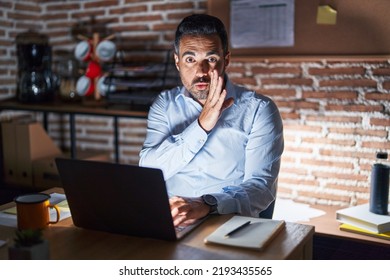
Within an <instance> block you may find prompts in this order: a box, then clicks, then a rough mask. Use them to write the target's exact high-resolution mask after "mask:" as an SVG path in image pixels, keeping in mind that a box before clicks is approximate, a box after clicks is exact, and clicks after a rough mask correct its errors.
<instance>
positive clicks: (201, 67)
mask: <svg viewBox="0 0 390 280" xmlns="http://www.w3.org/2000/svg"><path fill="white" fill-rule="evenodd" d="M209 72H210V66H209V64H208V62H207V61H202V62H201V63H199V64H198V69H197V75H198V76H205V75H207V74H208V73H209Z"/></svg>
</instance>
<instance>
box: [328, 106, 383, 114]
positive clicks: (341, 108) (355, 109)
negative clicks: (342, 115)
mask: <svg viewBox="0 0 390 280" xmlns="http://www.w3.org/2000/svg"><path fill="white" fill-rule="evenodd" d="M383 108H384V107H383V106H382V105H359V104H357V105H338V104H330V105H327V106H326V107H325V109H326V110H327V111H345V112H382V111H383Z"/></svg>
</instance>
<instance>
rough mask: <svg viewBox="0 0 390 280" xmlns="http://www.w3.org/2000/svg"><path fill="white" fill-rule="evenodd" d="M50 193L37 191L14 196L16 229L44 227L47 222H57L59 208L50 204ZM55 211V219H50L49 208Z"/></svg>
mask: <svg viewBox="0 0 390 280" xmlns="http://www.w3.org/2000/svg"><path fill="white" fill-rule="evenodd" d="M49 199H50V195H48V194H43V193H37V194H26V195H20V196H18V197H16V198H15V200H14V201H15V203H16V215H17V222H18V229H20V230H24V229H44V228H46V227H47V226H48V225H49V224H55V223H58V221H59V220H60V210H59V208H58V207H57V206H56V205H52V204H50V201H49ZM50 208H52V209H54V210H55V211H56V213H57V218H56V220H55V221H50V212H49V209H50Z"/></svg>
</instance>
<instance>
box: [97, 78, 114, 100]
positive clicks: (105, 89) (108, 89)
mask: <svg viewBox="0 0 390 280" xmlns="http://www.w3.org/2000/svg"><path fill="white" fill-rule="evenodd" d="M106 79H107V77H106V76H103V77H100V78H99V80H98V82H97V87H98V89H99V92H100V94H101V95H102V96H106V95H107V93H112V92H114V91H115V90H116V86H115V85H114V84H110V83H106Z"/></svg>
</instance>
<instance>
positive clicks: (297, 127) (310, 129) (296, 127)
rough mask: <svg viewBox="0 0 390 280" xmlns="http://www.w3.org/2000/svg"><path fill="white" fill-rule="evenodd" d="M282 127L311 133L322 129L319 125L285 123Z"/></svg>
mask: <svg viewBox="0 0 390 280" xmlns="http://www.w3.org/2000/svg"><path fill="white" fill-rule="evenodd" d="M284 127H285V128H286V129H288V130H290V131H307V132H313V133H318V132H321V131H322V127H321V126H312V125H298V124H295V125H294V124H285V125H284Z"/></svg>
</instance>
